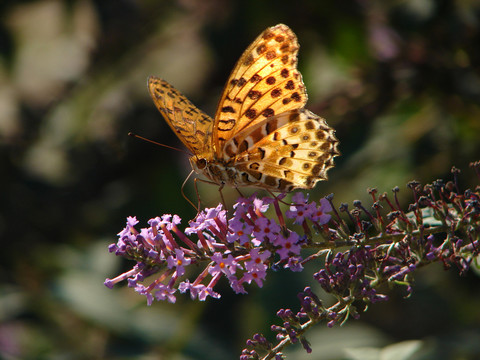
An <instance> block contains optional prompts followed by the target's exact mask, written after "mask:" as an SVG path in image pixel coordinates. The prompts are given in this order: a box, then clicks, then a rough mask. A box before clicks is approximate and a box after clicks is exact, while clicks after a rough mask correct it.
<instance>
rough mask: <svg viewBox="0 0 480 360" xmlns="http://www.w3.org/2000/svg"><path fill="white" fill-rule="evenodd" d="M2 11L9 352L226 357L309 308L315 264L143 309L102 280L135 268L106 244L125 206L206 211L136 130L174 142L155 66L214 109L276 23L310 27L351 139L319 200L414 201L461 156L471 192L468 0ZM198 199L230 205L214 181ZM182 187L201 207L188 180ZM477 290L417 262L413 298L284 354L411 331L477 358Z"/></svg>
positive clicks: (439, 353)
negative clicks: (150, 81) (198, 299)
mask: <svg viewBox="0 0 480 360" xmlns="http://www.w3.org/2000/svg"><path fill="white" fill-rule="evenodd" d="M0 16H1V17H0V189H1V190H0V199H1V201H0V239H1V245H2V251H1V253H0V259H1V260H0V358H1V359H234V358H238V356H239V354H240V351H241V349H242V347H243V345H244V343H245V340H246V339H247V338H249V337H251V336H252V335H253V333H255V332H262V333H264V334H266V335H268V336H271V335H272V334H271V332H270V330H269V326H270V324H272V323H275V322H277V319H276V318H275V312H276V311H277V310H278V309H279V308H282V307H291V308H293V309H294V310H297V309H298V302H297V299H296V296H295V294H296V293H297V292H298V291H300V290H301V289H303V287H304V286H306V285H312V284H313V280H312V278H311V274H312V272H313V271H314V270H315V269H316V268H317V267H318V264H317V265H315V264H312V266H310V267H309V268H307V270H306V271H304V272H303V273H301V274H290V273H288V272H285V271H279V272H277V273H271V274H269V275H268V277H267V282H266V284H265V286H264V288H263V289H256V288H254V287H253V286H252V287H251V288H249V289H248V290H251V291H250V294H248V295H243V296H236V295H234V294H232V291H231V290H230V289H229V288H228V286H227V285H226V284H224V283H222V284H220V287H219V290H220V291H221V292H222V294H223V297H222V298H221V299H220V300H212V299H209V300H208V301H206V302H205V303H193V302H192V301H190V299H189V297H188V296H187V297H186V296H181V295H180V296H179V297H178V300H177V303H176V304H173V305H172V304H168V303H166V304H164V303H155V304H154V305H153V306H151V307H149V308H147V307H146V301H145V298H143V297H141V296H138V295H136V294H135V293H133V291H132V290H131V289H128V288H126V287H125V286H117V287H116V288H115V289H114V290H108V289H107V288H106V287H104V285H103V281H104V279H105V278H106V277H114V276H115V275H116V274H118V273H120V272H122V271H124V270H126V269H128V268H129V267H131V266H132V265H133V264H132V263H127V262H122V261H120V259H117V258H116V257H115V256H114V255H111V254H108V252H107V246H108V244H109V243H111V242H114V241H116V234H117V233H118V232H119V231H120V230H121V229H122V228H123V226H124V224H125V218H126V217H127V216H129V215H132V216H133V215H136V216H137V217H138V218H139V220H140V221H141V223H140V225H141V226H145V225H146V221H147V220H148V219H149V218H151V217H155V216H159V215H161V214H163V213H177V214H179V215H180V216H182V218H183V219H184V223H185V222H186V220H188V219H191V218H192V217H193V216H194V215H195V211H194V210H193V208H191V207H190V205H188V203H187V202H186V201H185V200H184V199H183V198H182V197H181V194H180V186H181V183H182V182H183V180H184V178H185V177H186V175H187V174H188V172H189V171H190V166H189V164H188V159H187V156H186V155H185V154H183V153H178V152H175V151H171V150H168V149H164V148H160V147H155V146H153V145H151V144H149V143H146V142H142V141H138V140H135V139H132V138H129V137H128V136H127V133H128V132H129V131H133V132H136V133H138V134H140V135H143V136H146V137H149V138H151V139H153V140H156V141H159V142H161V143H164V144H168V145H171V146H177V147H182V145H181V144H180V142H179V141H178V139H176V137H175V136H174V135H173V133H172V132H171V130H170V129H169V127H168V126H167V124H166V123H165V121H164V120H163V119H162V117H161V115H160V114H159V113H158V112H157V110H156V108H155V106H154V104H153V103H152V101H151V99H150V97H149V95H148V91H147V87H146V80H147V77H148V76H149V75H156V76H159V77H162V78H164V79H166V80H167V81H169V82H171V83H172V84H173V85H174V86H175V87H177V88H178V89H179V90H180V91H182V92H183V93H184V94H186V95H187V96H188V97H189V98H190V99H191V100H192V101H193V102H194V103H195V104H196V105H197V106H199V107H200V108H201V109H203V110H204V111H206V112H207V113H209V114H211V115H213V114H214V111H215V107H216V104H217V101H218V99H219V97H220V94H221V91H222V88H223V85H224V83H225V82H226V80H227V78H228V75H229V73H230V71H231V69H232V67H233V65H234V64H235V62H236V60H237V59H238V57H239V56H240V55H241V54H242V52H243V51H244V49H245V48H246V47H247V46H248V45H249V43H250V42H251V41H253V39H254V38H255V37H256V36H257V35H258V34H260V32H261V31H263V30H264V29H265V28H267V27H269V26H273V25H275V24H277V23H285V24H287V25H289V26H290V27H291V28H292V29H293V31H294V32H295V33H296V34H297V36H298V38H299V42H300V45H301V48H300V54H299V68H300V71H301V72H302V74H303V76H304V81H305V84H306V87H307V90H308V94H309V102H308V106H307V107H308V108H309V109H310V110H312V111H313V112H315V113H317V114H319V115H321V116H322V117H325V118H326V119H327V121H328V123H329V124H330V125H331V126H333V127H334V128H335V129H337V136H338V138H339V139H340V150H341V152H342V156H341V157H339V158H337V161H336V164H337V166H336V167H335V168H334V169H332V170H331V171H330V173H329V175H330V180H329V181H328V182H324V183H320V184H318V186H317V187H316V189H315V190H314V191H312V196H314V198H318V197H320V196H324V195H326V194H329V193H331V192H333V193H335V201H336V203H337V204H340V202H349V203H351V202H352V201H353V200H354V199H362V200H367V199H368V195H367V193H366V188H367V187H377V188H378V189H379V191H381V192H383V191H390V189H391V188H393V187H394V186H396V185H398V186H400V188H401V189H402V192H401V195H402V201H403V203H404V204H407V202H408V200H409V199H410V195H409V192H408V191H407V190H406V188H405V184H406V182H407V181H409V180H413V179H416V180H419V181H421V182H422V183H425V182H431V181H433V180H435V179H437V178H447V179H450V178H451V177H450V168H451V167H452V166H453V165H455V166H457V167H458V168H460V169H462V170H463V173H462V177H461V185H462V186H464V188H467V187H473V186H475V184H477V183H478V181H477V180H478V179H476V177H475V176H474V175H473V172H472V171H471V169H469V168H468V164H469V162H471V161H474V160H479V159H480V37H479V26H480V6H479V2H478V1H476V0H470V1H468V0H464V1H461V0H457V1H453V0H452V1H447V0H442V1H440V0H439V1H433V0H398V1H373V0H371V1H369V0H358V1H348V0H345V1H328V0H326V1H316V0H310V1H302V0H297V1H278V0H277V1H273V0H265V1H255V0H245V1H222V0H202V1H200V0H199V1H194V0H177V1H153V0H97V1H93V0H65V1H55V0H39V1H15V0H2V1H1V2H0ZM200 190H201V195H202V198H203V199H205V200H206V205H207V206H213V205H216V204H217V203H218V201H219V197H218V191H217V188H216V187H215V186H209V185H200ZM186 192H187V193H188V194H189V195H190V197H191V198H195V195H194V191H193V185H192V182H190V183H189V184H188V185H187V186H186ZM225 196H226V198H227V202H230V203H232V202H233V201H234V199H235V196H236V193H235V192H232V191H229V190H227V191H225ZM479 285H480V281H479V277H478V274H475V273H474V272H473V271H471V272H470V273H469V274H467V276H465V277H459V276H458V272H457V271H456V270H455V269H452V271H448V272H445V271H443V268H442V267H441V266H440V265H438V266H432V267H431V268H428V269H424V270H422V271H420V272H419V273H418V274H417V281H416V284H415V289H414V294H413V296H412V297H411V298H409V299H404V298H403V296H404V295H405V294H404V293H403V292H402V291H401V290H393V291H391V292H390V293H389V294H390V296H391V301H389V302H387V303H381V304H375V305H373V306H371V307H370V309H369V311H368V312H367V313H365V314H363V315H362V317H361V319H360V320H359V321H353V320H352V321H350V322H349V324H347V326H345V327H344V328H338V327H337V328H334V329H327V328H326V327H325V326H319V327H318V329H316V330H314V331H312V332H311V333H310V335H309V337H308V338H309V339H310V341H311V342H312V347H313V350H314V352H313V354H311V355H307V354H306V353H305V352H304V351H303V350H302V349H300V348H299V347H293V348H292V349H291V350H290V354H289V357H288V358H289V359H304V358H305V359H307V358H308V359H346V358H354V357H352V356H354V355H352V354H351V352H350V353H349V352H347V351H345V349H346V348H355V347H377V348H382V347H385V346H387V345H389V344H394V343H396V342H401V341H405V340H413V339H417V340H420V341H421V343H420V345H421V346H420V351H417V352H416V355H415V356H417V357H412V358H425V359H432V358H435V359H476V358H480V341H479V340H480V306H479V305H480V291H479V290H480V287H479ZM384 351H387V350H385V349H384ZM366 353H368V354H370V353H369V352H368V351H367V352H366ZM372 353H375V351H373V352H372ZM376 353H380V352H379V350H377V352H376ZM347 354H350V355H347ZM357 355H358V353H357ZM348 356H350V357H348ZM363 358H365V357H363ZM371 358H372V359H373V357H371ZM394 358H400V357H394Z"/></svg>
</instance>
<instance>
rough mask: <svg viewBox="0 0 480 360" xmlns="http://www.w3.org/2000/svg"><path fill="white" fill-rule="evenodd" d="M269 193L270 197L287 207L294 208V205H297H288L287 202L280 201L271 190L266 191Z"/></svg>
mask: <svg viewBox="0 0 480 360" xmlns="http://www.w3.org/2000/svg"><path fill="white" fill-rule="evenodd" d="M266 190H267V191H268V193H269V194H270V195H272V197H273V198H274V199H275V200H277V201H278V202H281V203H282V204H284V205H287V206H292V205H295V204H294V203H287V202H285V201H283V200H282V199H279V198H278V196H277V195H275V194H274V193H273V192H271V191H270V190H269V189H266Z"/></svg>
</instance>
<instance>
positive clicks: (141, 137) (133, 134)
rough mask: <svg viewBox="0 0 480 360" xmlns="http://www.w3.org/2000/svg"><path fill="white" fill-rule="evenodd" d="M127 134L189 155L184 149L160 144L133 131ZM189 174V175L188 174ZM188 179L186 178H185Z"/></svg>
mask: <svg viewBox="0 0 480 360" xmlns="http://www.w3.org/2000/svg"><path fill="white" fill-rule="evenodd" d="M128 136H131V137H134V138H137V139H140V140H143V141H147V142H149V143H152V144H155V145H158V146H163V147H166V148H167V149H171V150H176V151H180V152H183V153H186V154H188V155H190V154H189V153H188V152H187V151H185V150H182V149H178V148H176V147H173V146H169V145H165V144H161V143H159V142H156V141H154V140H151V139H147V138H146V137H143V136H140V135H137V134H135V133H133V132H129V133H128ZM189 176H190V175H189ZM187 179H188V178H187Z"/></svg>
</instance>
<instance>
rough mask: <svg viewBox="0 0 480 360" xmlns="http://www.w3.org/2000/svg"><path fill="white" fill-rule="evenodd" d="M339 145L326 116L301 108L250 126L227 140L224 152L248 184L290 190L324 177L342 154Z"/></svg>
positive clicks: (312, 184)
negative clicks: (334, 159)
mask: <svg viewBox="0 0 480 360" xmlns="http://www.w3.org/2000/svg"><path fill="white" fill-rule="evenodd" d="M337 144H338V140H337V138H336V137H335V134H334V130H333V129H332V128H330V127H329V126H328V125H327V124H326V122H325V120H324V119H322V118H321V117H319V116H317V115H315V114H314V113H312V112H311V111H309V110H306V109H299V110H291V111H287V112H285V113H282V114H280V115H278V116H273V117H270V118H268V119H265V120H263V121H262V122H259V123H257V124H255V125H253V126H251V127H248V128H247V129H245V130H243V131H242V132H240V133H239V134H237V135H236V136H235V137H233V138H232V139H231V140H229V141H228V142H227V143H226V146H225V151H226V153H227V154H230V155H231V156H232V161H233V162H234V166H235V168H236V169H237V170H238V171H240V172H241V174H242V178H243V179H244V180H246V181H247V183H248V182H249V183H253V184H252V185H253V186H258V187H265V188H272V189H279V190H281V191H290V190H292V189H293V188H312V187H313V186H314V185H315V183H316V182H317V181H319V180H325V179H326V178H327V170H328V169H329V168H331V167H332V166H333V158H334V157H335V156H337V155H339V152H338V150H337Z"/></svg>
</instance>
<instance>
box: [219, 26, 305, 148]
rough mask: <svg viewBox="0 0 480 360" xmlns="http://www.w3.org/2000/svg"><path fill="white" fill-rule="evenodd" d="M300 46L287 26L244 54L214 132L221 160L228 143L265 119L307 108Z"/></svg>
mask: <svg viewBox="0 0 480 360" xmlns="http://www.w3.org/2000/svg"><path fill="white" fill-rule="evenodd" d="M298 47H299V46H298V42H297V38H296V36H295V34H294V33H293V32H292V31H291V30H290V29H289V28H288V27H287V26H286V25H283V24H280V25H277V26H274V27H271V28H268V29H267V30H265V31H264V32H263V33H262V34H261V35H260V36H259V37H258V38H257V39H256V40H255V41H254V42H253V43H252V44H251V45H250V46H249V47H248V48H247V50H246V51H245V52H244V53H243V55H242V56H241V57H240V60H239V61H238V62H237V64H236V65H235V68H234V70H233V71H232V73H231V75H230V78H229V80H228V81H227V84H226V86H225V89H224V92H223V94H222V98H221V100H220V102H219V106H218V109H217V112H216V115H215V125H216V126H215V127H214V130H213V133H214V136H213V139H214V142H215V148H216V152H217V156H219V157H220V156H222V149H223V145H224V143H225V142H226V141H227V140H228V139H230V138H232V137H233V136H234V135H235V134H236V133H238V132H240V131H242V130H243V129H245V128H247V127H249V126H253V125H254V124H255V123H257V122H260V121H263V120H264V119H265V118H267V117H270V116H273V115H276V114H280V113H283V112H285V111H288V110H293V109H299V108H302V107H304V106H305V103H306V101H307V94H306V91H305V86H304V85H303V82H302V76H301V74H300V73H299V72H298V70H297V68H296V66H297V53H298Z"/></svg>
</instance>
